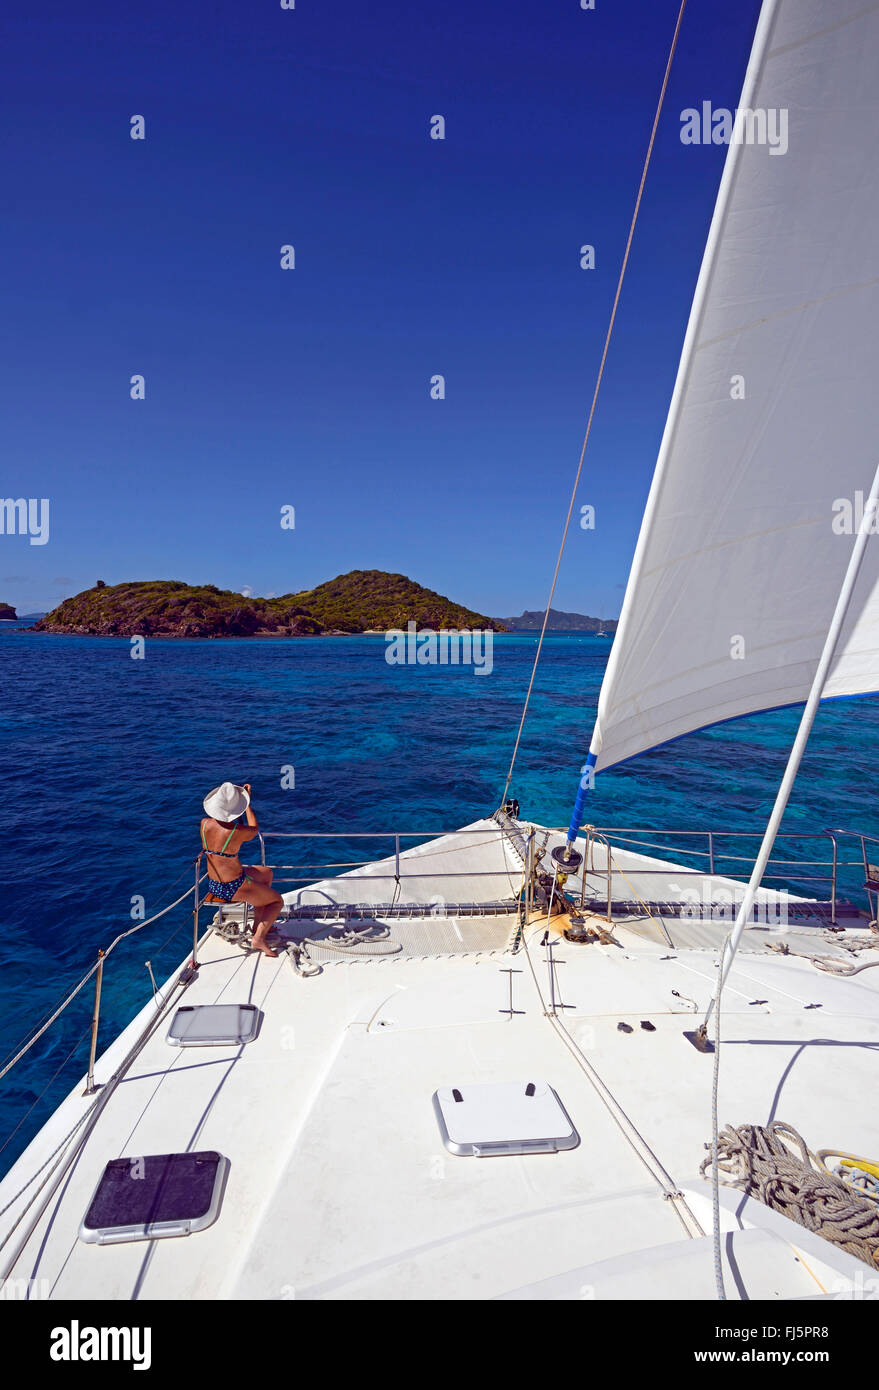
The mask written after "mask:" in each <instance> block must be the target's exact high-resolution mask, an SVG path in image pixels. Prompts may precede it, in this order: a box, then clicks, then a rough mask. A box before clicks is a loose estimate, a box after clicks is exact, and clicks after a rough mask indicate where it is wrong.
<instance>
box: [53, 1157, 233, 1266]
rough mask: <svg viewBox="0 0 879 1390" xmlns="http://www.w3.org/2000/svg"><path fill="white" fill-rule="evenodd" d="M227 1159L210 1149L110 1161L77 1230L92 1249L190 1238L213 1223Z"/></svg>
mask: <svg viewBox="0 0 879 1390" xmlns="http://www.w3.org/2000/svg"><path fill="white" fill-rule="evenodd" d="M228 1171H229V1160H228V1158H224V1157H223V1156H222V1154H218V1153H216V1152H214V1151H213V1150H203V1151H201V1152H198V1153H177V1154H146V1155H144V1156H143V1157H141V1158H136V1157H132V1158H113V1159H111V1160H110V1162H109V1163H108V1164H107V1166H106V1168H105V1169H104V1171H103V1173H102V1174H101V1178H100V1181H99V1183H98V1185H97V1187H96V1188H95V1192H94V1196H93V1197H92V1200H91V1204H90V1206H89V1209H88V1211H87V1212H86V1214H85V1216H84V1218H83V1221H82V1225H81V1226H80V1228H79V1235H80V1239H81V1240H84V1241H86V1242H87V1243H88V1244H90V1245H113V1244H116V1243H118V1242H120V1241H126V1240H160V1239H162V1238H163V1237H165V1236H188V1235H190V1234H191V1233H192V1232H194V1231H202V1230H204V1228H205V1227H206V1226H210V1225H211V1223H212V1222H213V1221H216V1219H217V1215H218V1214H219V1210H220V1202H221V1201H222V1197H223V1188H224V1186H225V1183H226V1175H227V1173H228Z"/></svg>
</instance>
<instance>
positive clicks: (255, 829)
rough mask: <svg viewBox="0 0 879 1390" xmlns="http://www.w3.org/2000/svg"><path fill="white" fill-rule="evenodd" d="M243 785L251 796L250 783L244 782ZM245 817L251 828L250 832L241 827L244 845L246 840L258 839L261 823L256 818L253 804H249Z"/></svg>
mask: <svg viewBox="0 0 879 1390" xmlns="http://www.w3.org/2000/svg"><path fill="white" fill-rule="evenodd" d="M241 785H242V787H243V788H244V790H245V791H246V792H247V793H248V794H249V793H250V783H249V782H242V783H241ZM245 815H246V816H247V824H248V825H249V826H250V830H249V831H248V830H245V829H244V827H243V826H242V827H241V841H242V844H243V843H244V841H245V840H255V839H256V836H257V835H258V834H259V821H258V820H257V818H256V812H255V811H254V809H253V803H252V802H250V803H248V807H247V810H246V812H245Z"/></svg>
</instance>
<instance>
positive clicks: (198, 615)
mask: <svg viewBox="0 0 879 1390" xmlns="http://www.w3.org/2000/svg"><path fill="white" fill-rule="evenodd" d="M13 616H14V613H13ZM413 620H414V621H415V622H416V623H417V624H418V626H419V627H420V628H431V629H434V630H437V629H440V628H447V629H448V628H458V629H460V628H490V629H492V630H493V631H495V632H502V631H504V630H505V624H504V623H503V622H502V621H500V620H499V619H497V618H487V617H485V616H484V615H483V614H482V613H475V612H473V611H472V609H469V608H463V607H462V606H461V605H460V604H458V603H453V602H452V601H451V599H447V598H444V597H443V595H442V594H437V593H434V591H433V590H432V589H425V588H424V587H423V586H422V585H421V584H416V583H414V582H413V580H411V579H407V577H406V576H405V575H404V574H387V573H385V571H383V570H351V572H350V573H349V574H340V575H337V576H336V578H335V579H330V580H328V581H327V582H326V583H325V584H319V585H318V587H317V588H316V589H304V590H302V592H301V593H296V594H284V595H282V596H281V597H279V598H253V597H245V596H244V595H242V594H240V593H235V592H234V591H232V590H229V589H218V588H217V587H216V585H214V584H184V583H182V582H181V581H178V580H173V579H159V580H143V581H138V582H134V583H130V584H104V583H103V582H102V581H101V580H98V582H97V584H96V585H95V587H94V588H92V589H84V590H83V592H82V593H81V594H76V595H75V596H74V597H73V598H68V599H65V600H64V602H63V603H60V604H59V605H58V607H57V608H54V609H53V610H52V612H51V613H47V614H46V616H45V617H44V618H42V619H41V620H40V621H39V622H37V623H35V624H34V626H33V627H31V628H28V631H29V632H51V633H66V634H73V635H79V636H96V637H131V636H135V635H136V636H141V637H318V636H321V635H328V636H332V635H338V636H341V635H343V634H347V633H358V632H387V631H388V630H389V629H391V628H402V629H405V628H406V624H407V623H408V622H410V621H413Z"/></svg>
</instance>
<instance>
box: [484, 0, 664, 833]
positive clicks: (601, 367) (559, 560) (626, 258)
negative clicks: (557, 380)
mask: <svg viewBox="0 0 879 1390" xmlns="http://www.w3.org/2000/svg"><path fill="white" fill-rule="evenodd" d="M686 7H687V0H681V7H680V10H679V11H678V18H677V23H676V25H675V31H674V35H673V37H672V41H671V48H670V49H669V54H668V62H667V63H666V65H665V75H664V77H663V79H662V88H661V90H660V93H659V101H658V102H657V106H656V114H655V115H654V117H653V128H652V130H651V132H650V142H649V144H648V146H647V154H646V156H645V158H644V166H643V168H642V170H641V182H640V184H639V185H638V196H637V198H636V199H635V210H634V212H633V213H632V221H631V225H630V227H629V235H628V238H627V240H626V249H625V252H624V254H623V262H622V265H621V267H620V273H619V278H618V280H617V288H616V294H615V295H614V301H613V307H612V309H611V313H610V321H609V323H608V326H607V333H606V335H605V339H604V349H603V351H602V354H601V361H600V363H599V367H598V376H597V377H596V381H595V390H594V391H593V393H592V404H591V406H590V408H589V415H588V418H587V421H586V433H585V435H584V438H583V447H582V449H581V450H580V461H579V463H578V465H577V472H576V475H575V477H574V486H573V488H572V489H571V500H570V502H569V503H568V514H567V516H566V518H565V526H564V530H563V531H562V541H561V545H560V546H559V553H558V558H557V560H556V562H555V571H554V573H553V576H552V585H551V587H550V591H549V598H548V599H547V602H546V612H545V613H544V615H543V624H542V626H541V629H540V637H539V638H538V641H537V651H536V652H535V654H534V665H533V666H532V668H531V679H530V680H529V682H528V690H527V693H526V695H525V704H524V705H523V707H522V718H521V719H520V720H519V731H518V733H517V734H516V743H515V746H514V748H513V756H512V758H511V760H510V770H509V772H508V773H507V780H506V782H505V783H504V790H503V794H502V796H501V802H500V804H501V806H503V804H504V801H505V800H506V796H507V792H508V790H509V787H510V782H511V781H512V778H513V768H514V767H515V765H516V755H517V754H518V752H519V743H520V741H521V738H522V730H523V729H524V727H525V720H526V718H527V715H528V706H529V703H530V701H531V691H532V690H533V688H534V677H535V676H536V674H537V665H538V662H539V661H540V654H541V651H542V650H543V638H544V636H545V634H546V625H547V623H548V621H549V612H550V609H551V608H552V601H553V597H554V596H555V588H556V583H557V581H558V577H559V570H560V568H561V563H562V556H563V554H564V551H565V544H566V542H567V539H568V531H569V529H570V525H571V517H572V515H573V512H574V503H575V502H576V500H577V490H578V488H579V486H580V475H581V474H582V472H583V460H584V459H585V457H586V447H587V445H588V443H589V436H590V434H591V432H592V421H593V418H594V416H595V408H596V405H597V404H598V393H599V391H600V389H601V382H602V378H603V376H604V367H605V363H606V361H607V354H608V351H609V349H610V340H611V336H612V334H613V328H614V323H615V321H616V316H617V308H618V306H619V302H620V295H621V294H622V290H623V281H624V280H625V278H626V267H627V265H628V263H629V252H630V251H631V249H632V241H633V239H634V236H635V226H636V224H637V221H638V213H639V212H640V210H641V198H642V195H643V193H644V186H645V184H646V182H647V171H648V169H649V168H650V160H651V158H652V155H653V146H654V144H655V141H656V132H657V129H658V127H659V118H660V115H661V114H662V107H663V103H664V102H665V93H666V88H667V87H668V79H669V76H670V74H671V67H672V62H673V60H674V56H675V50H676V48H677V46H678V36H679V34H680V32H681V23H682V21H683V18H684V10H685V9H686Z"/></svg>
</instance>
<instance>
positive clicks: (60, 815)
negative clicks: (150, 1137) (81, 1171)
mask: <svg viewBox="0 0 879 1390" xmlns="http://www.w3.org/2000/svg"><path fill="white" fill-rule="evenodd" d="M534 648H535V638H533V637H531V636H500V637H498V638H497V639H496V641H495V645H494V670H493V671H492V673H491V674H490V675H487V676H477V675H475V674H473V671H472V669H468V668H455V667H439V666H438V667H426V666H418V667H391V666H389V665H387V663H386V662H385V660H384V650H385V644H384V641H383V639H382V638H381V637H347V638H317V639H307V640H299V641H270V640H267V641H260V640H256V641H254V640H250V641H225V642H176V641H158V640H153V641H150V642H149V643H148V645H147V648H146V657H145V660H143V661H135V660H132V659H131V656H130V650H131V649H130V644H129V642H128V641H127V640H125V639H118V640H117V639H110V638H74V637H69V638H68V637H48V636H45V637H44V636H36V635H33V636H32V635H29V634H27V633H25V632H22V631H18V630H16V629H14V628H12V627H10V626H8V625H0V690H2V704H0V734H2V740H3V759H2V768H0V804H2V806H3V808H4V814H5V821H6V841H7V848H8V851H9V852H8V854H7V856H6V865H5V873H4V875H3V884H2V890H0V926H2V931H0V961H2V969H0V1034H2V1036H0V1056H2V1057H5V1056H7V1054H9V1053H10V1052H12V1051H14V1050H15V1045H16V1044H17V1043H18V1042H19V1040H20V1039H21V1038H22V1037H23V1036H24V1035H25V1034H26V1033H27V1031H28V1029H29V1028H30V1027H31V1026H32V1025H33V1024H34V1023H35V1022H36V1021H37V1020H39V1019H40V1018H41V1017H42V1016H43V1015H45V1014H46V1013H47V1012H49V1011H50V1010H51V1008H52V1007H53V1006H54V1004H55V1003H56V1002H58V1000H59V999H60V998H61V997H63V994H64V992H65V990H66V989H67V988H69V987H70V986H71V985H72V984H73V983H74V982H75V981H76V980H77V979H78V978H80V976H81V975H82V974H83V973H84V971H85V970H86V969H87V968H88V966H89V965H90V964H91V963H92V962H93V960H94V959H95V955H96V952H97V949H98V947H102V946H103V947H105V946H107V945H108V944H109V942H110V941H111V940H112V939H113V937H115V936H116V935H117V934H118V933H119V932H120V931H121V930H124V929H125V928H126V927H128V926H130V925H132V919H131V915H130V914H131V910H132V899H133V898H136V897H137V896H140V897H142V898H143V899H144V900H145V907H146V913H147V915H151V914H152V913H154V912H156V911H158V909H159V908H160V907H162V906H164V905H165V904H166V903H167V902H169V901H170V900H171V899H172V898H174V897H176V896H178V895H179V894H180V893H181V892H182V891H183V890H184V889H185V888H186V887H187V886H188V884H189V882H190V881H191V873H192V861H193V858H194V856H195V854H196V853H197V850H198V825H199V820H200V817H201V814H202V812H201V801H202V798H203V796H204V795H205V793H206V792H207V791H208V790H209V789H210V788H211V787H213V786H216V785H217V784H218V783H219V782H222V781H224V780H226V779H229V780H231V781H234V782H244V781H247V782H250V783H252V785H253V794H254V805H255V808H256V810H257V812H258V814H259V817H260V821H261V824H262V826H263V828H264V829H275V830H289V831H303V830H326V831H336V830H338V829H340V828H344V829H346V830H348V831H349V832H352V831H372V830H394V829H401V830H412V831H418V830H423V831H428V832H436V831H442V830H450V829H454V828H456V827H457V826H460V825H462V824H464V823H466V822H467V821H470V820H473V819H474V818H476V817H477V816H481V815H484V814H486V813H489V812H491V811H492V810H493V809H494V808H495V806H496V805H497V803H498V799H499V796H500V793H501V790H502V788H503V784H504V779H505V776H506V770H507V766H508V763H509V758H510V753H511V750H512V745H513V741H514V738H515V732H516V727H517V723H518V719H519V714H520V711H521V704H522V699H523V696H524V692H525V689H526V687H527V682H528V675H529V671H530V665H531V662H532V660H533V655H534ZM609 649H610V643H609V642H608V641H606V640H600V639H597V638H591V637H579V636H559V637H550V638H548V639H547V642H546V644H545V648H544V656H543V659H542V662H541V668H540V672H539V675H538V679H537V683H536V686H535V692H534V695H533V697H532V704H531V713H530V716H529V722H528V724H527V726H526V731H525V736H524V739H523V743H522V747H521V749H520V753H519V757H518V762H517V772H516V776H515V779H514V783H513V790H514V792H515V794H516V796H517V797H518V798H519V801H520V802H521V807H522V814H523V816H526V817H530V818H534V819H536V820H539V821H542V822H543V823H545V824H551V825H562V824H567V820H568V817H569V814H570V808H571V804H572V801H573V797H574V792H575V789H576V782H577V776H578V768H579V766H580V764H581V762H582V760H583V757H584V755H585V750H586V747H587V744H588V741H589V736H590V733H591V728H592V717H593V712H594V708H595V701H596V697H597V694H598V688H599V685H600V681H601V675H602V672H603V669H604V665H605V662H606V660H607V654H608V651H609ZM797 719H798V712H797V711H782V712H777V713H774V714H770V715H761V716H755V717H752V718H750V719H748V720H744V721H739V722H738V723H735V724H730V725H726V726H723V727H720V728H717V729H714V730H712V731H709V732H706V733H701V734H694V735H691V736H690V737H688V738H686V739H683V740H680V741H679V742H677V743H675V744H673V745H671V746H669V747H667V748H665V749H659V750H655V751H653V752H651V753H648V754H645V755H644V756H642V757H641V758H639V759H637V760H635V761H634V762H633V763H631V764H629V765H627V766H625V767H621V768H619V769H616V770H612V771H610V772H608V773H605V774H603V775H602V776H600V777H599V778H598V782H597V786H596V790H595V793H594V796H593V799H592V804H591V810H590V819H591V820H592V821H593V822H595V823H596V824H600V825H616V826H664V827H678V828H683V829H688V828H691V827H703V826H706V825H712V826H715V827H732V828H739V829H743V830H761V829H762V828H763V825H764V824H765V820H766V817H767V815H768V813H769V810H770V807H771V804H772V800H773V797H774V793H775V789H776V786H777V782H778V778H779V776H780V773H781V769H782V767H783V763H784V759H785V756H786V753H787V749H788V747H789V745H790V741H791V738H792V736H793V731H794V729H795V726H796V722H797ZM877 734H879V701H877V700H875V699H869V700H858V701H852V702H846V701H840V702H835V703H831V704H828V705H826V706H824V707H823V708H822V710H821V712H820V714H819V717H818V721H817V725H816V728H815V732H814V735H813V738H812V741H811V744H810V747H809V751H808V753H807V756H806V760H805V763H804V766H803V769H802V771H801V774H800V777H799V779H798V782H797V785H796V788H795V791H794V796H793V800H792V803H791V806H790V809H789V812H788V815H787V817H786V820H785V823H784V824H785V828H786V829H787V830H790V831H795V832H806V831H810V830H820V829H821V828H823V827H826V826H830V825H844V826H854V827H855V828H857V829H863V830H865V831H867V832H869V833H871V834H875V833H877V832H879V814H877V811H876V810H875V808H874V804H873V797H872V789H873V786H874V785H875V784H874V781H873V776H872V773H873V769H874V767H879V751H877V750H879V739H877ZM289 766H292V767H293V768H294V769H295V772H294V778H295V787H293V788H292V789H288V790H284V789H282V786H281V780H282V769H283V768H284V767H289ZM663 843H668V844H669V845H671V844H673V843H674V842H673V841H670V840H669V841H665V840H664V841H663ZM755 843H756V842H751V844H752V845H753V844H755ZM362 846H363V842H362V841H361V842H360V849H361V850H362ZM389 848H390V847H389V845H388V842H387V841H376V842H375V843H374V845H373V847H372V851H371V852H372V854H373V855H378V854H380V853H387V852H389ZM736 848H737V849H738V850H741V849H742V848H746V846H743V845H742V844H739V845H738V846H736V845H735V844H733V846H732V850H736ZM828 848H829V845H828V844H825V845H823V846H822V850H821V855H820V856H818V855H815V856H814V857H826V851H827V849H828ZM852 848H853V847H852V846H851V845H848V846H847V851H848V857H852V854H851V851H852ZM732 850H731V852H732ZM294 851H295V852H294ZM786 852H787V853H788V854H792V852H793V842H789V843H788V844H787V845H786ZM799 852H800V855H803V856H805V857H809V856H808V841H801V842H799ZM367 853H368V852H367ZM357 856H358V844H357V842H356V841H348V842H345V841H344V840H341V839H340V840H338V841H333V842H332V843H329V844H326V845H325V846H324V849H323V851H321V852H317V851H316V850H315V848H314V846H313V845H312V846H310V847H309V846H308V845H307V843H306V842H303V841H299V842H296V843H295V844H294V845H292V846H290V847H289V848H288V850H287V851H286V852H285V854H284V856H283V857H282V860H277V859H276V862H287V863H290V862H296V863H299V864H303V863H306V862H310V863H314V862H327V861H329V860H336V861H337V862H338V861H340V860H343V861H344V860H349V859H352V858H355V857H357ZM269 857H270V859H271V857H272V856H271V854H270V855H269ZM362 857H367V854H363V855H362ZM692 862H695V861H692ZM312 876H314V875H312ZM786 877H787V881H788V882H791V883H794V884H795V883H797V882H798V881H799V880H797V879H795V878H793V877H792V876H790V875H788V876H786ZM862 878H863V875H862V874H859V873H857V872H855V871H853V870H852V871H848V872H847V874H846V875H844V884H845V887H846V888H847V889H848V890H849V892H850V893H851V895H852V896H854V895H855V893H856V892H857V890H858V888H859V885H860V883H861V881H862ZM816 891H818V889H817V888H816ZM187 909H188V904H185V905H184V907H183V908H181V909H178V910H176V911H175V913H173V914H172V915H170V916H168V917H165V918H163V919H162V920H161V921H160V922H159V923H157V924H156V925H155V926H154V927H151V928H147V929H146V930H145V931H144V933H143V934H141V935H140V936H136V937H134V938H133V940H130V941H129V942H127V943H125V944H124V945H123V946H122V947H121V948H119V950H118V951H117V952H115V953H114V955H113V958H112V967H111V966H108V968H107V971H106V976H105V987H104V998H103V1007H102V1037H103V1039H104V1041H105V1042H106V1041H109V1039H110V1038H111V1037H112V1036H113V1035H114V1034H115V1033H116V1032H118V1030H119V1029H120V1028H121V1027H122V1026H123V1025H124V1024H125V1023H126V1022H127V1020H128V1019H129V1018H130V1017H131V1016H132V1014H133V1012H134V1011H135V1010H136V1009H138V1008H140V1007H141V1006H142V1005H143V1004H144V1003H145V1002H146V1001H147V999H148V998H149V997H150V985H149V978H148V975H147V972H146V969H145V967H144V961H145V960H146V959H147V958H149V959H151V960H152V962H153V967H154V969H155V971H156V975H157V978H158V979H160V980H161V979H162V978H163V977H164V976H165V975H166V974H167V973H169V971H170V970H171V969H172V968H173V967H174V966H175V965H176V964H177V962H178V961H179V960H181V959H182V958H183V956H184V955H185V953H186V950H187V945H188V940H189V939H191V938H190V935H189V934H191V917H190V916H189V915H188V910H187ZM169 936H171V938H172V939H171V940H170V941H167V938H168V937H169ZM163 943H166V944H165V945H164V947H163ZM90 1016H91V989H90V988H89V989H88V990H87V991H86V992H85V993H84V994H83V995H82V996H81V998H80V999H78V1000H77V1002H76V1004H75V1005H73V1006H72V1007H71V1008H70V1009H68V1010H67V1012H66V1013H65V1014H64V1016H63V1018H62V1020H61V1021H60V1022H59V1024H56V1025H55V1027H54V1028H53V1029H52V1030H51V1032H50V1034H49V1035H48V1036H47V1038H45V1039H43V1040H41V1041H40V1042H39V1043H38V1044H37V1045H36V1047H35V1048H34V1049H33V1050H32V1052H31V1053H30V1054H29V1055H28V1057H27V1058H26V1059H25V1060H24V1061H23V1062H22V1063H20V1064H19V1065H18V1066H17V1067H16V1068H15V1069H14V1070H13V1072H12V1073H10V1074H9V1075H8V1076H7V1077H6V1078H5V1079H4V1080H3V1081H2V1082H0V1143H2V1142H3V1140H4V1139H6V1137H7V1135H8V1134H9V1133H10V1131H12V1130H13V1129H14V1128H15V1126H19V1128H18V1130H17V1132H16V1133H15V1134H14V1136H13V1138H12V1139H11V1140H10V1141H9V1142H8V1144H7V1147H6V1148H5V1149H3V1151H2V1152H0V1171H3V1170H4V1169H5V1168H6V1167H7V1166H8V1164H9V1163H10V1162H11V1161H12V1159H13V1158H14V1157H15V1156H16V1154H17V1153H18V1152H19V1151H20V1149H21V1147H22V1146H23V1144H24V1143H25V1142H26V1141H27V1139H29V1138H30V1137H31V1136H32V1134H33V1133H34V1132H35V1130H36V1129H37V1128H38V1127H39V1125H40V1124H41V1123H42V1122H43V1121H44V1120H45V1118H46V1116H47V1115H48V1113H49V1110H50V1108H51V1106H52V1105H54V1104H57V1102H58V1100H59V1099H60V1098H61V1097H62V1096H63V1095H64V1094H65V1093H66V1091H67V1090H69V1088H70V1086H71V1085H72V1084H73V1083H74V1082H75V1081H76V1080H77V1079H78V1077H79V1076H80V1075H81V1074H82V1072H83V1070H84V1066H85V1061H86V1058H87V1046H88V1039H87V1030H88V1026H89V1022H90ZM68 1054H71V1055H70V1056H68ZM56 1071H57V1075H55V1073H56ZM53 1076H54V1079H52V1078H53ZM47 1083H48V1089H47V1090H46V1091H45V1094H44V1095H43V1096H42V1099H41V1100H39V1102H38V1103H37V1104H36V1106H35V1108H34V1109H33V1110H32V1111H31V1113H28V1112H29V1110H30V1107H32V1106H34V1103H35V1102H37V1100H38V1097H39V1096H40V1094H41V1092H43V1090H44V1088H45V1087H46V1086H47Z"/></svg>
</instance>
